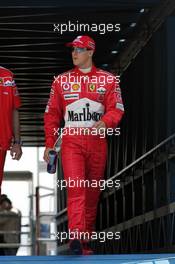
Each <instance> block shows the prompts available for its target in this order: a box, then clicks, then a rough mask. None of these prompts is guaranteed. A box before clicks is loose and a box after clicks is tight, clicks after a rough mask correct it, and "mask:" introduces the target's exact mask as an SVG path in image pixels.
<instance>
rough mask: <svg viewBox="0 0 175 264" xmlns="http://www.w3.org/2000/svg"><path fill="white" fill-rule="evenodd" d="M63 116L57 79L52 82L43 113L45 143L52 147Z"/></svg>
mask: <svg viewBox="0 0 175 264" xmlns="http://www.w3.org/2000/svg"><path fill="white" fill-rule="evenodd" d="M62 118H63V108H62V100H61V93H60V87H59V84H58V82H57V81H54V82H53V83H52V88H51V91H50V99H49V101H48V104H47V106H46V110H45V114H44V130H45V141H46V142H45V145H46V147H49V148H52V147H53V146H54V144H55V141H56V140H57V137H58V133H57V131H58V128H59V127H60V122H61V120H62Z"/></svg>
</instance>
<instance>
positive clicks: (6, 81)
mask: <svg viewBox="0 0 175 264" xmlns="http://www.w3.org/2000/svg"><path fill="white" fill-rule="evenodd" d="M3 85H4V86H15V81H14V80H13V78H12V77H4V78H3Z"/></svg>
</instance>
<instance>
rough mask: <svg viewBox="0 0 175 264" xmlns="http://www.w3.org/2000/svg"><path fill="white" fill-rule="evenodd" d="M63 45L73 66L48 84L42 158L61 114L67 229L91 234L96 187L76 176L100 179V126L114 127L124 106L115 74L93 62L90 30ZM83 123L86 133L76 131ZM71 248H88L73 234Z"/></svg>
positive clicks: (78, 250) (85, 251)
mask: <svg viewBox="0 0 175 264" xmlns="http://www.w3.org/2000/svg"><path fill="white" fill-rule="evenodd" d="M67 45H68V46H70V47H72V60H73V64H74V65H75V68H74V69H72V70H70V71H68V72H66V73H63V74H61V75H59V76H57V78H55V80H54V82H53V84H52V89H51V93H50V99H49V102H48V105H47V107H46V111H45V115H44V123H45V138H46V149H45V152H44V159H45V161H46V162H48V161H49V151H50V150H52V149H53V148H54V144H55V141H56V139H57V133H55V131H57V130H58V128H60V122H61V120H62V119H64V121H65V126H64V128H65V130H64V135H63V136H62V145H61V158H62V165H63V172H64V179H65V180H67V182H69V180H74V182H75V186H74V187H73V188H72V187H71V186H70V185H68V187H67V194H68V199H67V211H68V225H69V230H70V232H78V233H83V232H84V233H88V234H91V233H92V232H93V231H94V227H95V220H96V211H97V205H98V200H99V195H100V187H99V186H96V187H93V186H92V185H91V184H89V186H85V187H84V186H83V187H82V186H80V185H79V183H80V181H81V180H83V181H89V182H90V183H92V182H94V181H96V182H97V183H99V181H100V180H102V179H103V178H104V170H105V165H106V157H107V141H106V138H105V137H100V131H101V130H106V129H115V128H116V127H117V126H118V124H119V122H120V120H121V118H122V116H123V113H124V107H123V102H122V98H121V91H120V87H119V84H118V83H117V81H116V78H115V77H116V76H114V75H112V74H111V73H109V72H106V71H103V70H101V69H98V68H96V67H95V66H94V65H93V61H92V56H93V53H94V51H95V42H94V40H93V39H92V38H90V37H89V36H79V37H77V38H76V39H75V40H74V41H73V42H71V43H68V44H67ZM69 128H71V129H72V128H74V130H75V134H70V133H69V131H70V130H69ZM83 128H84V129H85V130H84V131H85V133H82V134H81V133H80V131H83V130H82V129H83ZM92 131H94V132H95V131H96V132H97V134H96V133H95V134H94V133H92ZM65 132H68V133H65ZM72 132H73V130H72V131H71V133H72ZM77 132H79V133H77ZM70 249H71V251H72V253H74V254H91V253H92V251H91V250H90V249H89V248H88V247H87V243H86V239H85V240H84V241H82V240H81V239H72V240H71V241H70ZM88 252H89V253H88Z"/></svg>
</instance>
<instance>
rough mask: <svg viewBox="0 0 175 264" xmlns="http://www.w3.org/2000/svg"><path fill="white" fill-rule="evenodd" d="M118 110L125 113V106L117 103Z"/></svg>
mask: <svg viewBox="0 0 175 264" xmlns="http://www.w3.org/2000/svg"><path fill="white" fill-rule="evenodd" d="M116 108H117V109H120V110H122V111H124V106H123V104H121V103H116Z"/></svg>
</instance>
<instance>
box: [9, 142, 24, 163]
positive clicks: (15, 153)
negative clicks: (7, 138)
mask: <svg viewBox="0 0 175 264" xmlns="http://www.w3.org/2000/svg"><path fill="white" fill-rule="evenodd" d="M10 155H11V156H12V159H13V160H20V158H21V156H22V149H21V145H20V144H13V146H12V147H11V149H10Z"/></svg>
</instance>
